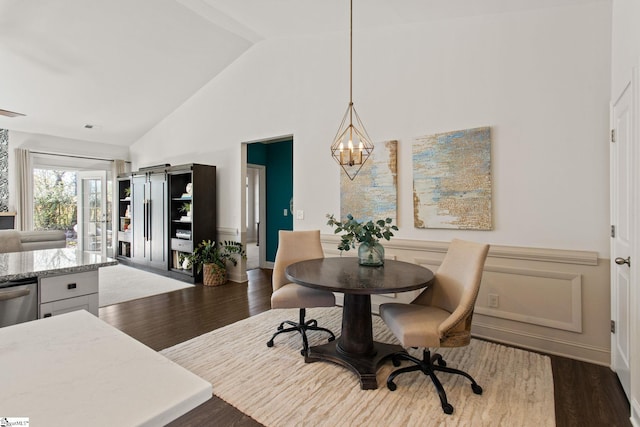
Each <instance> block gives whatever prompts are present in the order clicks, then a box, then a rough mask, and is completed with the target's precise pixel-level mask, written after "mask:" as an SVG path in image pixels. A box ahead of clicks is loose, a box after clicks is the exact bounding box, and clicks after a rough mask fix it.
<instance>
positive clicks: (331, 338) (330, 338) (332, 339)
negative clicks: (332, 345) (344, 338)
mask: <svg viewBox="0 0 640 427" xmlns="http://www.w3.org/2000/svg"><path fill="white" fill-rule="evenodd" d="M335 340H336V337H329V339H328V340H327V341H329V342H331V341H335Z"/></svg>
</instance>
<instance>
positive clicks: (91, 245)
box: [78, 171, 113, 256]
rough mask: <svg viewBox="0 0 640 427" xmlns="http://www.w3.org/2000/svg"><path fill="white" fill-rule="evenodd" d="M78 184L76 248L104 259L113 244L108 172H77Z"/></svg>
mask: <svg viewBox="0 0 640 427" xmlns="http://www.w3.org/2000/svg"><path fill="white" fill-rule="evenodd" d="M78 181H79V188H78V246H79V248H80V250H82V251H86V252H93V253H98V254H101V255H105V256H106V255H107V248H111V247H112V245H113V242H112V238H113V233H112V230H113V227H112V226H111V217H112V216H113V215H112V213H111V211H110V204H109V203H108V202H107V201H108V200H112V197H110V196H111V195H110V194H109V191H108V190H109V188H110V187H108V186H107V172H106V171H87V172H78ZM108 196H109V197H108Z"/></svg>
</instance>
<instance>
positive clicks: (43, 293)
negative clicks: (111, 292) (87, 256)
mask: <svg viewBox="0 0 640 427" xmlns="http://www.w3.org/2000/svg"><path fill="white" fill-rule="evenodd" d="M38 295H39V299H40V309H39V313H38V317H40V318H43V317H51V316H55V315H58V314H62V313H68V312H70V311H75V310H87V311H88V312H89V313H91V314H93V315H94V316H97V315H98V306H99V304H98V270H91V271H84V272H81V273H72V274H61V275H58V276H46V277H41V278H39V279H38Z"/></svg>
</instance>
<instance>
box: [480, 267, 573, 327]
mask: <svg viewBox="0 0 640 427" xmlns="http://www.w3.org/2000/svg"><path fill="white" fill-rule="evenodd" d="M482 279H483V283H482V286H481V287H480V293H479V294H478V299H477V301H476V309H475V312H476V313H477V314H484V315H487V316H492V317H498V318H501V319H509V320H516V321H519V322H524V323H530V324H533V325H541V326H548V327H550V328H557V329H563V330H566V331H572V332H582V281H581V276H580V274H578V273H562V272H557V271H544V270H528V269H524V268H510V267H495V266H491V265H486V266H485V269H484V274H483V278H482ZM490 296H491V297H493V298H490ZM490 299H492V300H493V301H495V302H497V304H495V303H494V305H497V306H493V307H492V306H490V305H489V304H490V301H489V300H490Z"/></svg>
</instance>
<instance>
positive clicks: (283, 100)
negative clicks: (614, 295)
mask: <svg viewBox="0 0 640 427" xmlns="http://www.w3.org/2000/svg"><path fill="white" fill-rule="evenodd" d="M610 46H611V4H610V2H606V1H605V2H600V1H598V2H594V3H590V4H586V5H576V6H570V7H562V8H552V9H541V10H536V11H530V12H518V13H505V14H498V15H491V16H481V17H472V18H464V19H456V20H449V21H441V22H436V23H428V24H420V25H411V26H404V27H400V28H387V29H381V30H377V31H374V32H366V33H361V32H358V29H357V28H356V29H355V33H354V101H355V106H356V108H357V109H358V111H359V113H360V116H361V117H362V119H363V121H364V124H365V126H366V127H367V129H368V131H369V134H370V135H371V136H372V137H373V139H374V141H383V140H387V139H398V140H399V141H400V144H399V157H398V162H399V171H400V176H399V182H398V211H399V220H398V225H399V227H400V232H398V233H397V235H398V237H399V238H404V239H416V240H436V241H448V240H450V239H451V238H452V237H454V236H457V237H463V238H468V239H472V240H474V239H475V240H483V241H487V242H490V243H494V244H506V245H514V246H531V247H546V248H557V249H579V250H592V251H596V252H597V253H598V254H599V256H600V257H602V258H607V257H608V255H609V239H608V228H609V220H608V218H609V213H608V211H609V208H608V205H609V196H608V194H609V191H608V179H609V171H608V143H607V136H608V128H609V123H608V103H609V99H610V49H611V47H610ZM347 102H348V36H347V33H346V31H345V32H344V33H340V34H333V35H327V36H322V37H320V36H319V37H307V38H297V39H277V40H268V41H265V42H261V43H259V44H257V45H256V46H254V47H253V48H252V49H251V50H250V51H248V52H247V53H246V54H245V55H244V56H242V57H241V58H240V59H239V60H237V61H236V62H235V63H234V64H232V65H231V66H230V67H229V68H228V69H227V70H225V71H224V72H223V73H222V74H221V75H219V76H218V77H217V78H216V79H214V80H213V81H211V82H210V83H209V84H208V85H206V86H205V87H204V88H203V89H202V90H201V91H199V92H198V93H197V94H196V95H195V96H194V97H192V98H191V99H190V100H188V101H187V102H186V103H185V104H184V105H183V106H182V107H180V108H178V109H177V110H176V111H175V112H174V113H173V114H171V115H170V116H169V117H167V118H166V119H165V120H164V121H163V122H161V123H160V124H159V125H158V126H156V128H154V129H153V130H151V131H150V132H149V133H148V134H147V135H145V136H144V137H143V138H141V139H140V140H139V141H138V142H137V143H136V144H134V145H133V147H132V149H131V156H132V161H133V163H134V164H133V167H134V168H137V167H140V166H146V165H150V164H156V163H164V162H168V163H172V164H178V163H186V162H200V163H211V164H214V165H217V166H218V168H219V170H218V176H219V185H218V191H219V193H218V194H219V196H218V203H219V205H218V206H219V224H218V226H219V227H230V228H238V229H241V230H242V229H243V225H242V224H241V221H240V218H241V216H240V208H241V201H240V197H241V195H242V194H243V193H242V188H243V186H242V183H243V181H242V180H243V176H242V174H241V169H240V162H241V158H240V157H241V156H240V152H241V150H240V144H241V143H242V142H247V141H254V140H258V139H264V138H271V137H274V136H279V135H286V134H293V135H294V201H295V209H301V210H304V212H305V219H304V220H301V221H300V220H298V221H296V223H295V225H294V227H295V228H297V229H310V228H321V229H322V230H323V232H325V233H330V232H331V231H330V229H329V228H328V227H326V226H325V223H326V219H325V217H324V215H325V213H337V212H339V200H340V198H339V191H340V190H339V173H340V172H339V168H338V167H337V165H336V164H335V163H334V162H333V160H331V158H330V156H329V145H330V143H331V139H332V138H333V136H334V134H335V131H336V130H337V127H338V124H339V120H340V118H341V116H342V113H343V111H344V109H345V108H346V106H347ZM477 126H491V128H492V143H493V153H492V156H493V159H492V160H493V209H494V210H493V215H494V222H495V229H494V231H491V232H472V231H464V232H463V231H458V232H456V231H447V230H418V229H415V228H413V206H412V169H411V167H412V165H411V138H412V137H414V136H421V135H426V134H431V133H435V132H443V131H449V130H456V129H464V128H472V127H477ZM607 286H608V284H607Z"/></svg>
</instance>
